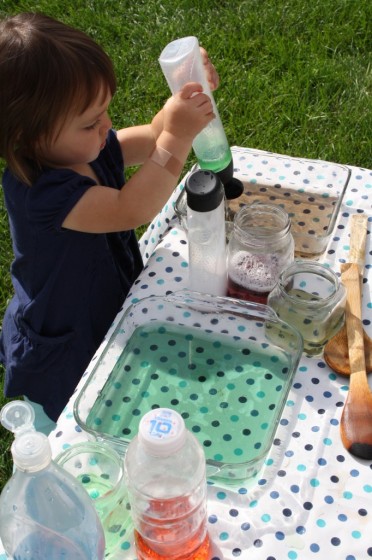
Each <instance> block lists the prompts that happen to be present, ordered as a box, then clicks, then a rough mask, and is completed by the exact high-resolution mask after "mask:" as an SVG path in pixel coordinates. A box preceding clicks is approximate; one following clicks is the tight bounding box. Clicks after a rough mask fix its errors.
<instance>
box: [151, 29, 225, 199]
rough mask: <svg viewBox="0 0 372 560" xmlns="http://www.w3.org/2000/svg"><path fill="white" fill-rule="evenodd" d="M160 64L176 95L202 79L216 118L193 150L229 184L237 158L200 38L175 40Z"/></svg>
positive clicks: (166, 50)
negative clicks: (221, 114) (212, 83)
mask: <svg viewBox="0 0 372 560" xmlns="http://www.w3.org/2000/svg"><path fill="white" fill-rule="evenodd" d="M159 63H160V66H161V69H162V71H163V74H164V76H165V78H166V80H167V82H168V85H169V88H170V90H171V92H172V94H175V93H177V92H178V91H179V90H180V89H181V88H182V87H183V86H184V85H185V84H186V83H187V82H198V83H200V84H201V85H202V86H203V91H204V93H206V94H207V95H209V97H210V98H211V101H212V106H213V112H214V114H215V116H216V117H215V118H214V119H213V120H212V121H211V122H210V123H209V124H208V125H207V126H206V127H205V128H204V129H203V130H202V131H201V132H200V133H199V134H198V135H197V136H196V137H195V139H194V142H193V150H194V152H195V155H196V157H197V160H198V163H199V166H200V168H201V169H207V170H209V171H213V172H214V173H216V174H217V175H218V176H219V178H220V179H221V181H222V183H223V185H224V186H225V187H226V185H227V184H228V183H229V182H231V180H232V177H233V159H232V154H231V150H230V146H229V144H228V142H227V138H226V134H225V131H224V128H223V126H222V122H221V119H220V116H219V113H218V109H217V106H216V103H215V101H214V98H213V94H212V92H211V90H210V87H209V84H208V81H207V78H206V75H205V71H204V66H203V61H202V57H201V54H200V48H199V42H198V39H197V38H196V37H183V38H182V39H176V40H175V41H172V42H171V43H169V44H168V45H167V46H166V47H165V48H164V49H163V51H162V53H161V55H160V58H159ZM228 198H229V197H228Z"/></svg>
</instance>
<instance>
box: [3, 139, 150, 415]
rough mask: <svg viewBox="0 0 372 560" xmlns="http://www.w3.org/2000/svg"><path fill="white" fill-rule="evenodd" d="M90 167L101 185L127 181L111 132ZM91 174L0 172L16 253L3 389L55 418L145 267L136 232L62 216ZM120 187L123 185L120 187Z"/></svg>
mask: <svg viewBox="0 0 372 560" xmlns="http://www.w3.org/2000/svg"><path fill="white" fill-rule="evenodd" d="M92 167H93V169H94V171H95V172H96V174H97V176H98V177H99V179H100V181H101V184H102V185H108V186H110V187H115V188H117V189H120V188H121V187H122V186H123V184H124V172H123V169H124V166H123V159H122V154H121V149H120V146H119V143H118V141H117V138H116V134H115V132H114V131H110V133H109V135H108V139H107V142H106V146H105V148H104V149H103V150H102V152H101V153H100V155H99V157H98V158H97V160H96V161H94V162H93V163H92ZM92 185H95V182H94V181H93V180H92V179H90V178H89V177H84V176H82V175H79V174H78V173H76V172H74V171H72V170H68V169H45V170H44V171H43V172H42V173H41V175H40V176H39V178H38V179H37V180H36V182H35V183H34V184H33V185H32V187H28V186H26V185H24V184H23V183H21V182H20V181H18V180H17V179H15V178H14V177H13V176H12V175H11V174H10V172H9V171H8V170H6V171H5V173H4V177H3V190H4V196H5V204H6V208H7V211H8V215H9V223H10V231H11V236H12V241H13V251H14V256H15V258H14V261H13V263H12V266H11V275H12V282H13V286H14V293H15V295H14V297H13V298H12V300H11V301H10V303H9V306H8V308H7V310H6V312H5V316H4V320H3V325H2V333H1V336H0V360H1V362H2V363H3V364H4V366H5V369H6V374H5V395H6V396H8V397H15V396H19V395H26V396H27V397H28V398H29V399H30V400H32V401H34V402H37V403H39V404H41V405H42V406H43V408H44V410H45V412H46V413H47V414H48V416H49V417H50V418H51V419H52V420H56V419H57V418H58V416H59V415H60V413H61V411H62V409H63V408H64V406H65V405H66V404H67V402H68V399H69V398H70V396H71V395H72V393H73V391H74V389H75V387H76V385H77V383H78V382H79V380H80V378H81V376H82V375H83V373H84V371H85V369H86V367H87V365H88V364H89V362H90V360H91V358H92V357H93V355H94V353H95V351H96V350H97V348H98V346H99V344H100V343H101V341H102V339H103V337H104V335H105V333H106V332H107V330H108V329H109V327H110V325H111V323H112V321H113V320H114V318H115V316H116V314H117V313H118V311H119V310H120V308H121V306H122V304H123V301H124V299H125V297H126V295H127V294H128V291H129V289H130V287H131V285H132V284H133V282H134V280H135V279H136V278H137V276H138V274H139V273H140V271H141V270H142V267H143V264H142V258H141V254H140V251H139V248H138V243H137V240H136V237H135V233H134V231H126V232H121V233H109V234H92V233H81V232H77V231H71V230H68V229H64V228H63V227H62V223H63V221H64V219H65V218H66V216H67V214H68V213H69V212H70V210H71V209H72V208H73V206H74V205H75V204H76V203H77V201H78V200H79V199H80V197H81V196H82V195H83V194H84V193H85V192H86V191H87V189H89V188H90V187H91V186H92ZM124 188H125V187H124Z"/></svg>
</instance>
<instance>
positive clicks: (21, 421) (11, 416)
mask: <svg viewBox="0 0 372 560" xmlns="http://www.w3.org/2000/svg"><path fill="white" fill-rule="evenodd" d="M34 420H35V412H34V409H33V408H32V406H31V405H30V404H29V403H28V402H26V401H18V400H16V401H10V402H8V403H7V404H6V405H4V406H3V408H2V409H1V411H0V422H1V424H2V425H3V426H4V428H6V429H7V430H9V431H10V432H13V434H14V435H15V436H18V435H19V434H21V433H22V432H28V431H30V430H33V429H34Z"/></svg>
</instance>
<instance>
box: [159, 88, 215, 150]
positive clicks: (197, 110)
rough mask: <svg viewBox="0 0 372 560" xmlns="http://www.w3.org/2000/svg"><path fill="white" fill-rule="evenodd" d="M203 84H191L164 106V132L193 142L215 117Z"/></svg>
mask: <svg viewBox="0 0 372 560" xmlns="http://www.w3.org/2000/svg"><path fill="white" fill-rule="evenodd" d="M202 91H203V88H202V86H201V84H198V83H195V82H189V83H187V84H185V85H184V86H183V88H182V89H181V90H180V91H179V92H178V93H176V94H175V95H173V97H171V98H170V99H168V101H167V102H166V104H165V105H164V115H163V119H164V121H163V130H165V131H167V132H169V133H171V134H173V135H174V136H176V137H178V138H183V139H185V140H191V141H192V140H193V139H194V138H195V136H196V135H197V134H198V133H199V132H200V131H201V130H203V128H204V127H205V126H206V125H207V124H208V123H209V122H210V121H211V120H212V119H213V118H214V117H215V115H214V113H213V106H212V102H211V99H210V97H209V96H208V95H206V94H205V93H202Z"/></svg>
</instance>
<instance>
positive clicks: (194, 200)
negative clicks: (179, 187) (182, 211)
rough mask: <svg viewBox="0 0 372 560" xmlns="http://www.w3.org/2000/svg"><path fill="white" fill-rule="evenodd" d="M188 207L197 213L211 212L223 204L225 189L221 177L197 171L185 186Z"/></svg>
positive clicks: (189, 177) (203, 170)
mask: <svg viewBox="0 0 372 560" xmlns="http://www.w3.org/2000/svg"><path fill="white" fill-rule="evenodd" d="M185 190H186V195H187V206H188V207H189V208H191V210H196V211H197V212H210V211H211V210H215V209H216V208H218V206H219V205H220V204H221V201H222V200H223V198H224V194H225V192H224V188H223V184H222V182H221V180H220V179H219V177H218V176H217V175H216V174H215V173H213V172H212V171H208V170H206V169H197V170H196V171H194V172H193V173H191V174H190V175H189V176H188V177H187V179H186V184H185Z"/></svg>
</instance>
